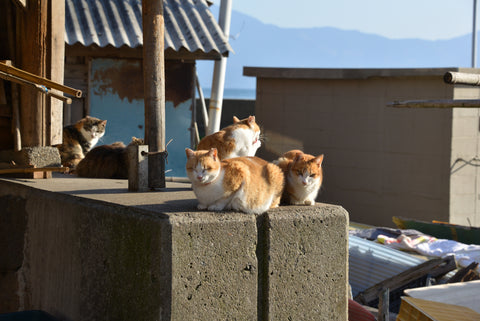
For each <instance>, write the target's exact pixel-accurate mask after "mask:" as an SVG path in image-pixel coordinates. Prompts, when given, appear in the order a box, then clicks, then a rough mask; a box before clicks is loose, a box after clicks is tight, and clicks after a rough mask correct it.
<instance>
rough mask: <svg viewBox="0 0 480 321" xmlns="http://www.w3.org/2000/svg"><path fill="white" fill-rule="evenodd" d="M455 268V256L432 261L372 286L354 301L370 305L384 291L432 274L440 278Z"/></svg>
mask: <svg viewBox="0 0 480 321" xmlns="http://www.w3.org/2000/svg"><path fill="white" fill-rule="evenodd" d="M455 268H456V263H455V258H454V257H453V256H447V257H445V258H436V259H432V260H429V261H426V262H424V263H422V264H420V265H417V266H414V267H412V268H410V269H408V270H406V271H403V272H402V273H400V274H398V275H396V276H393V277H391V278H389V279H386V280H384V281H382V282H379V283H377V284H375V285H373V286H371V287H370V288H368V289H366V290H364V291H362V292H360V293H359V294H357V295H356V296H355V298H354V299H355V301H357V302H360V303H362V304H368V303H369V302H371V301H373V300H375V299H377V298H378V297H379V294H380V292H381V291H382V289H386V288H388V289H390V291H394V290H395V289H398V288H400V287H401V286H402V285H405V284H408V283H410V282H412V281H415V280H417V279H419V278H421V277H423V276H425V275H427V274H430V275H431V276H433V277H438V276H440V275H443V274H445V273H448V272H449V271H451V270H453V269H455Z"/></svg>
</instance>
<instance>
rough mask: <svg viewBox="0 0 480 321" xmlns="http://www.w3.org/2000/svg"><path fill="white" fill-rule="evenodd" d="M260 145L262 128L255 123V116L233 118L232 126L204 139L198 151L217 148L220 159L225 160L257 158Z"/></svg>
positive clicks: (199, 144)
mask: <svg viewBox="0 0 480 321" xmlns="http://www.w3.org/2000/svg"><path fill="white" fill-rule="evenodd" d="M260 145H261V142H260V127H259V126H258V125H257V123H256V122H255V116H249V117H248V118H245V119H242V120H240V119H238V118H237V117H235V116H233V124H232V125H230V126H227V127H225V128H223V129H221V130H220V131H218V132H216V133H214V134H212V135H208V136H206V137H204V138H203V139H202V140H200V142H199V143H198V147H197V150H209V149H210V148H216V149H217V151H218V157H219V158H220V159H221V160H224V159H228V158H233V157H239V156H255V153H256V151H257V149H258V148H259V147H260Z"/></svg>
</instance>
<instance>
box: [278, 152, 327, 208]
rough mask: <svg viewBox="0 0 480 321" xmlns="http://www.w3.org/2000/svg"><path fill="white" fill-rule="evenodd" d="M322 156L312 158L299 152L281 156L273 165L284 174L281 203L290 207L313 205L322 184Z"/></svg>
mask: <svg viewBox="0 0 480 321" xmlns="http://www.w3.org/2000/svg"><path fill="white" fill-rule="evenodd" d="M322 162H323V154H322V155H320V156H312V155H309V154H304V153H303V152H302V151H300V150H291V151H288V152H286V153H285V154H283V156H282V157H280V158H279V159H278V160H277V161H275V162H274V163H275V164H277V165H278V166H280V168H281V169H282V170H283V172H284V173H285V180H286V182H285V190H284V192H283V197H282V201H283V202H286V203H288V204H292V205H315V199H316V197H317V195H318V191H319V190H320V187H321V186H322V182H323V170H322Z"/></svg>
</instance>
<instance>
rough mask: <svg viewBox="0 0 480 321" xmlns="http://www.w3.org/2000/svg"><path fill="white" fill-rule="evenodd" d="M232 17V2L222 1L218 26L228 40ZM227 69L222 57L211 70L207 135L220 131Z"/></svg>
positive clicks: (224, 58)
mask: <svg viewBox="0 0 480 321" xmlns="http://www.w3.org/2000/svg"><path fill="white" fill-rule="evenodd" d="M231 15H232V1H231V0H222V2H221V3H220V13H219V17H218V24H219V26H220V28H221V29H222V31H223V34H224V35H225V39H226V40H228V38H229V35H230V20H231ZM226 69H227V58H226V57H222V58H221V59H220V60H217V61H215V65H214V68H213V80H212V93H211V96H210V105H209V108H208V109H209V113H208V114H209V124H208V129H207V135H210V134H213V133H215V132H217V131H219V130H220V120H221V116H222V103H223V90H224V87H225V71H226Z"/></svg>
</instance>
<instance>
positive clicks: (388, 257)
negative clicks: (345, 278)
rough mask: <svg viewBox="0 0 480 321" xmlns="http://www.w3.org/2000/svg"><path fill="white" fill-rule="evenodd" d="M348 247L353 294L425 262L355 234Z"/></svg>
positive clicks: (349, 239) (351, 237)
mask: <svg viewBox="0 0 480 321" xmlns="http://www.w3.org/2000/svg"><path fill="white" fill-rule="evenodd" d="M348 248H349V262H348V270H349V282H350V285H351V286H352V293H353V296H355V295H357V294H358V293H359V292H361V291H364V290H366V289H368V288H369V287H371V286H373V285H375V284H377V283H379V282H381V281H384V280H386V279H388V278H390V277H392V276H395V275H397V274H399V273H401V272H403V271H405V270H408V269H409V268H411V267H414V266H417V265H419V264H421V263H423V262H425V260H424V259H421V258H419V257H415V256H413V255H410V254H407V253H405V252H401V251H398V250H395V249H392V248H389V247H387V246H384V245H381V244H378V243H375V242H372V241H368V240H364V239H362V238H359V237H356V236H353V235H350V236H349V238H348Z"/></svg>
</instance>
